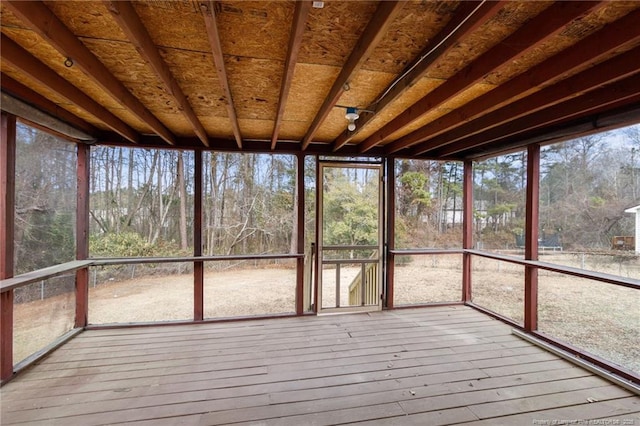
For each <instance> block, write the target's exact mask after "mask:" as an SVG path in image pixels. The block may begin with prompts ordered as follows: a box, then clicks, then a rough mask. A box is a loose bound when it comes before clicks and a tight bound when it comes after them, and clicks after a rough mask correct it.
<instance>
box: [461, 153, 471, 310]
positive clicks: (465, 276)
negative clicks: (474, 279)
mask: <svg viewBox="0 0 640 426" xmlns="http://www.w3.org/2000/svg"><path fill="white" fill-rule="evenodd" d="M463 176H464V177H463V182H462V197H463V203H462V204H463V206H462V209H463V211H462V248H463V249H471V248H473V161H471V160H466V161H465V162H464V169H463ZM471 300H472V295H471V254H470V253H463V254H462V301H463V302H471Z"/></svg>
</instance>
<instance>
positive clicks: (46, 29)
mask: <svg viewBox="0 0 640 426" xmlns="http://www.w3.org/2000/svg"><path fill="white" fill-rule="evenodd" d="M3 4H4V5H5V6H6V7H8V8H9V10H11V12H12V13H14V14H15V15H16V16H18V17H19V18H20V19H21V20H22V21H23V22H25V23H27V24H28V25H29V27H30V28H31V29H33V30H34V31H35V32H36V33H37V34H38V35H40V36H41V37H42V38H44V39H45V40H47V41H48V42H49V43H51V45H53V46H54V47H55V48H56V49H57V50H58V51H60V52H61V53H62V54H63V55H65V56H67V57H69V58H72V60H73V62H74V65H77V66H78V67H80V68H81V69H82V70H83V71H84V72H85V74H86V75H87V76H89V77H90V78H92V79H93V80H94V81H95V82H96V83H98V84H99V85H100V87H102V89H103V90H105V91H106V92H107V93H109V94H110V95H111V96H112V97H113V98H114V99H116V100H118V101H119V102H120V103H121V104H122V105H123V106H124V107H125V108H126V109H127V110H129V111H131V112H132V113H133V114H134V115H135V116H137V117H138V118H139V119H140V120H142V121H143V122H145V123H146V124H147V125H149V127H151V128H152V129H153V131H154V132H156V133H157V134H158V135H159V136H160V137H162V138H163V139H164V140H165V141H166V142H167V143H169V144H173V143H174V140H175V137H174V136H173V135H172V134H171V132H170V131H169V130H168V129H167V128H166V127H165V126H164V125H163V124H162V123H161V122H160V120H158V119H157V118H156V117H155V116H154V115H153V114H152V113H151V112H150V111H149V110H148V109H147V108H146V107H145V106H144V105H143V104H142V103H141V102H140V101H139V100H138V98H136V97H135V96H134V95H133V94H131V92H129V91H128V90H127V88H126V87H125V86H124V85H123V84H122V82H120V81H119V80H118V79H116V78H115V77H114V76H113V74H111V73H110V72H109V70H108V69H107V68H106V67H105V66H104V64H103V63H102V62H100V60H99V59H98V58H96V57H95V55H94V54H93V53H91V51H90V50H89V49H88V48H87V47H86V46H85V45H84V44H83V43H82V42H81V41H80V40H79V39H78V38H77V37H76V36H75V35H74V34H73V33H72V32H71V30H69V28H67V27H66V26H65V25H64V24H63V23H62V21H60V19H58V17H57V16H55V15H54V14H53V12H52V11H51V10H50V9H49V8H48V7H47V6H45V5H44V3H42V2H39V1H37V2H36V1H33V2H31V1H30V2H21V1H5V2H3Z"/></svg>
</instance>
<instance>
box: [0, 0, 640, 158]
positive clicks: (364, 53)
mask: <svg viewBox="0 0 640 426" xmlns="http://www.w3.org/2000/svg"><path fill="white" fill-rule="evenodd" d="M316 3H319V2H316ZM314 6H315V5H314V4H312V2H307V1H301V2H293V1H274V2H262V1H256V2H251V1H239V2H213V1H160V0H156V1H136V2H122V1H105V2H96V1H83V2H76V1H44V2H40V1H30V2H22V1H3V2H2V4H1V13H2V15H1V24H2V39H1V49H0V51H1V57H2V64H1V71H2V75H1V84H2V90H3V92H6V93H8V94H10V95H12V96H14V97H16V98H19V99H21V100H23V101H25V102H27V103H28V104H30V105H32V106H36V107H37V108H39V109H41V110H43V111H45V112H47V113H49V114H50V115H53V116H55V117H57V118H59V119H60V120H62V121H64V122H66V123H69V124H71V125H73V126H74V127H76V128H78V129H80V130H82V131H84V132H86V133H88V134H90V135H91V136H92V137H95V138H96V139H97V141H98V143H114V144H125V145H126V144H128V145H131V146H136V145H139V146H177V147H185V148H196V149H198V148H202V149H224V150H228V149H235V150H246V151H256V150H258V151H265V152H269V151H276V152H277V151H296V150H306V151H308V152H327V153H330V152H335V153H337V154H357V155H391V154H393V155H398V156H415V157H425V158H474V157H478V156H482V155H487V154H488V153H494V152H499V151H500V150H504V149H510V148H513V147H517V146H522V145H523V144H526V143H529V142H533V141H547V140H552V139H554V138H562V137H566V136H571V135H578V134H585V133H589V132H593V131H596V130H599V129H608V128H613V127H616V126H620V125H623V124H632V123H636V122H640V75H639V71H640V25H639V24H638V23H640V2H638V1H626V2H625V1H616V2H605V1H602V2H599V1H587V2H577V1H571V2H563V1H558V2H552V1H548V2H543V1H536V2H527V1H466V2H456V1H407V2H403V1H400V2H393V1H382V2H372V1H325V2H324V4H323V6H322V7H321V8H318V7H314ZM344 107H357V108H359V109H360V118H359V119H358V120H357V121H356V124H357V127H356V130H355V131H353V132H349V131H348V130H347V124H348V123H347V120H346V119H345V113H346V110H345V108H344Z"/></svg>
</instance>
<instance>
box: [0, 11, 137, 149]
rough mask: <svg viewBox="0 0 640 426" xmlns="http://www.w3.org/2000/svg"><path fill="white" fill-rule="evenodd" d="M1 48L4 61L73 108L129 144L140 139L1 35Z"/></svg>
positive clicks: (124, 125)
mask: <svg viewBox="0 0 640 426" xmlns="http://www.w3.org/2000/svg"><path fill="white" fill-rule="evenodd" d="M3 4H4V3H3ZM0 44H2V49H0V56H1V57H2V60H3V61H6V62H7V63H9V64H11V65H13V66H14V67H16V68H18V69H19V70H20V72H22V73H24V74H25V75H26V76H28V77H29V78H31V79H33V80H35V81H37V82H39V83H40V84H43V85H44V86H46V87H47V88H48V89H49V90H51V91H53V92H55V93H57V94H58V95H60V96H62V97H63V98H65V99H67V100H68V101H69V102H71V103H72V104H75V105H77V106H78V107H80V108H82V109H84V110H85V111H87V112H88V113H89V114H91V115H93V116H94V117H96V118H97V119H98V120H100V121H102V122H103V123H104V124H105V125H107V126H109V127H110V128H111V129H112V130H113V131H114V132H116V133H118V134H119V135H120V136H122V137H124V138H125V139H127V140H128V141H130V142H134V143H137V142H138V140H139V139H140V135H139V134H138V133H137V132H136V131H135V130H133V129H132V128H131V127H129V125H128V124H126V123H125V122H123V121H122V120H120V119H119V118H118V117H116V116H115V115H113V114H112V113H111V112H109V111H108V110H107V109H106V108H104V107H103V106H102V105H100V104H99V103H97V102H96V101H94V100H93V99H92V98H90V97H89V96H87V95H86V94H85V93H84V92H82V91H81V90H80V89H78V88H77V87H75V86H74V85H72V84H71V83H69V82H68V81H67V80H65V79H64V78H62V77H60V76H59V75H58V74H57V73H56V72H55V71H54V70H52V69H51V68H49V67H48V66H46V65H45V64H44V63H42V62H40V61H39V60H38V59H36V58H35V57H34V56H32V55H31V54H30V53H29V52H27V51H26V50H24V49H23V48H22V47H20V46H19V45H18V44H17V43H16V42H14V41H13V40H11V39H10V38H9V37H7V36H5V35H4V34H2V35H0Z"/></svg>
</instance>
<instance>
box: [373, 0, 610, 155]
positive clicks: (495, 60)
mask: <svg viewBox="0 0 640 426" xmlns="http://www.w3.org/2000/svg"><path fill="white" fill-rule="evenodd" d="M602 4H603V3H602V2H589V1H582V2H578V1H576V2H557V3H554V4H553V5H551V6H549V7H548V8H547V9H545V10H543V11H542V12H541V13H539V14H538V15H537V16H535V17H534V18H532V19H531V20H529V21H528V22H527V23H526V24H524V25H523V26H522V27H520V28H519V29H518V30H517V31H516V32H514V33H513V34H511V35H510V36H509V37H507V38H506V39H504V40H503V41H502V42H500V43H498V44H497V45H496V46H495V47H493V48H491V49H489V50H488V51H487V52H485V53H484V54H483V55H481V56H480V57H479V58H478V59H476V60H475V61H473V62H471V63H470V64H469V65H467V66H466V67H465V68H463V69H462V70H460V71H459V72H458V73H456V74H455V75H454V76H452V77H451V78H449V79H448V80H447V84H442V85H440V86H438V87H437V88H436V89H435V90H433V91H432V92H430V93H429V94H427V95H426V96H424V97H423V98H422V99H420V100H419V101H417V102H416V103H414V104H413V105H412V106H410V107H409V108H408V109H407V110H406V111H405V112H403V113H402V114H400V115H398V116H397V117H396V118H394V119H393V120H392V121H390V122H389V123H387V124H386V125H385V126H383V127H382V128H381V129H379V130H378V131H376V132H375V133H373V134H372V135H371V136H369V137H368V138H367V139H366V140H365V141H363V142H362V144H364V146H369V145H370V146H375V145H377V144H379V143H381V142H384V141H385V140H386V139H387V138H388V137H389V136H391V135H392V134H393V133H395V132H397V131H398V130H401V129H403V128H404V127H406V126H408V125H409V124H411V123H412V122H414V121H416V120H418V119H419V118H420V117H422V116H423V115H425V114H426V113H428V112H429V111H431V110H433V109H434V108H437V107H438V106H440V105H442V104H443V103H444V102H446V101H448V100H449V99H451V98H453V97H454V96H456V95H458V94H459V93H462V92H463V91H464V90H466V89H468V88H469V87H471V86H472V85H473V84H476V83H478V82H479V81H481V80H482V79H484V77H485V76H486V75H487V74H489V73H491V72H493V71H494V70H496V69H498V68H500V67H502V66H503V65H504V64H507V63H511V61H512V60H513V59H514V58H516V57H520V56H524V55H526V54H527V53H529V52H530V51H532V50H533V49H536V47H537V46H538V45H539V44H540V43H544V42H545V41H547V40H549V39H551V38H552V37H554V36H556V35H558V34H559V33H561V32H562V31H563V30H564V29H565V27H566V26H567V25H568V24H569V23H571V22H572V21H573V20H575V19H578V18H580V17H582V16H585V15H587V14H588V13H589V12H591V11H593V10H595V9H597V8H599V7H601V6H602ZM515 46H517V48H515ZM523 46H526V47H524V48H522V47H523Z"/></svg>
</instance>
